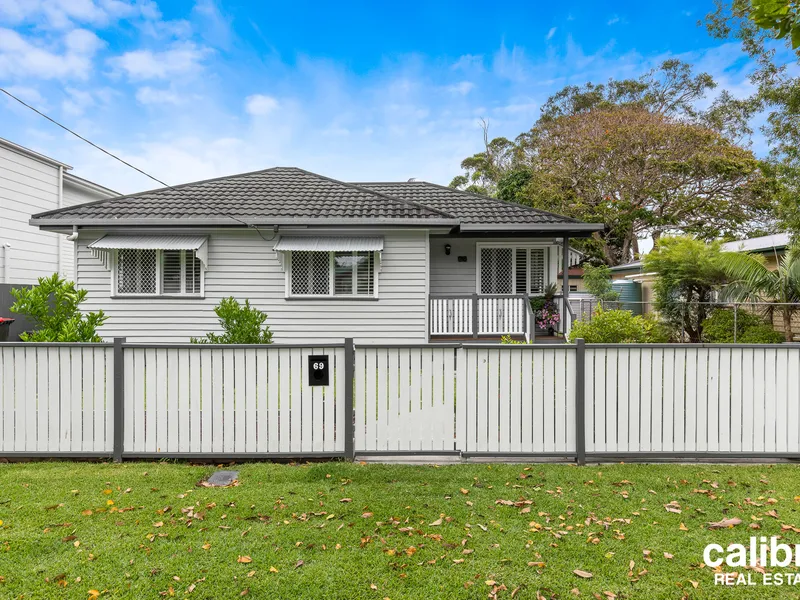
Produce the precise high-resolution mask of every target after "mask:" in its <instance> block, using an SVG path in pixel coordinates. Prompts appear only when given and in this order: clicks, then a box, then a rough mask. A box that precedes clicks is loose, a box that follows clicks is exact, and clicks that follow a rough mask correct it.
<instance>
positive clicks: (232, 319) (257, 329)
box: [192, 296, 272, 344]
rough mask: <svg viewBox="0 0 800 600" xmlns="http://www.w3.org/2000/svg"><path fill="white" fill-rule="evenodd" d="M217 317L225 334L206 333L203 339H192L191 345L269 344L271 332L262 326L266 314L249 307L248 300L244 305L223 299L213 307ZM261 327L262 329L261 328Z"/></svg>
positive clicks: (232, 298)
mask: <svg viewBox="0 0 800 600" xmlns="http://www.w3.org/2000/svg"><path fill="white" fill-rule="evenodd" d="M214 312H215V313H217V316H218V317H219V324H220V325H221V326H222V329H223V331H224V332H225V333H223V334H222V335H218V334H216V333H207V334H206V337H204V338H192V343H193V344H271V343H272V332H271V331H270V330H269V326H267V325H264V321H266V320H267V314H266V313H264V312H262V311H260V310H258V309H257V308H254V307H252V306H250V300H245V301H244V304H239V302H238V301H237V300H236V299H234V297H233V296H230V297H229V298H223V299H222V300H220V303H219V304H218V305H217V306H216V307H214ZM262 326H263V328H262Z"/></svg>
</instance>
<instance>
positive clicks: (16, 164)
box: [0, 144, 106, 284]
mask: <svg viewBox="0 0 800 600" xmlns="http://www.w3.org/2000/svg"><path fill="white" fill-rule="evenodd" d="M58 187H59V172H58V167H56V166H54V165H52V164H50V163H46V162H43V161H40V160H36V159H35V158H32V157H30V156H28V155H27V154H23V153H22V152H17V151H15V150H13V149H12V148H9V147H7V146H4V145H2V144H0V283H2V282H3V281H5V278H6V276H7V277H8V281H9V283H17V284H25V283H36V280H37V278H39V277H46V276H48V275H52V274H53V273H55V272H56V271H57V270H58V269H59V263H60V265H61V274H62V275H63V276H64V277H66V278H67V279H72V278H73V277H74V264H75V247H74V244H73V243H72V242H68V241H67V240H66V239H65V237H66V236H64V235H63V234H60V233H52V232H49V231H40V230H39V229H38V228H37V227H33V226H31V225H29V224H28V220H29V219H30V218H31V216H32V215H34V214H36V213H40V212H44V211H48V210H55V209H57V208H58ZM104 197H106V196H105V195H103V194H100V193H93V192H90V191H89V190H87V189H86V188H84V187H81V186H76V185H73V184H71V183H70V182H69V180H67V179H64V184H63V186H62V205H63V206H73V205H75V204H82V203H84V202H91V201H93V200H99V199H101V198H104ZM5 244H8V245H9V246H10V248H5V247H4V245H5ZM6 251H8V264H9V272H8V273H5V272H4V271H3V267H4V263H5V252H6ZM59 259H60V260H59Z"/></svg>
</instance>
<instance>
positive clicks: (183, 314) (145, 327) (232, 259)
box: [77, 229, 427, 344]
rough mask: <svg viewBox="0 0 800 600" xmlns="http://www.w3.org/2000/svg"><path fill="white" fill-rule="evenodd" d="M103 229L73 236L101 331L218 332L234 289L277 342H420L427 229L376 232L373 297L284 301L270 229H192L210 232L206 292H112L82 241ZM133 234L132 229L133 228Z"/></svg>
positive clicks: (160, 335) (178, 336)
mask: <svg viewBox="0 0 800 600" xmlns="http://www.w3.org/2000/svg"><path fill="white" fill-rule="evenodd" d="M103 233H105V232H103V231H96V230H95V231H81V237H80V238H79V241H78V276H77V280H78V281H77V282H78V285H79V287H81V288H84V289H86V290H88V292H89V294H88V296H87V300H86V302H85V303H84V304H83V305H82V308H83V309H84V310H86V311H97V310H100V309H102V310H103V311H104V312H105V314H106V315H108V317H109V319H108V321H107V322H106V323H105V324H104V325H103V327H102V328H101V330H100V333H101V335H102V336H103V337H105V338H113V337H117V336H119V337H127V339H128V340H129V341H141V342H148V341H152V342H188V341H189V338H190V337H192V336H194V337H200V336H203V335H205V334H206V333H208V332H210V331H213V332H219V331H220V328H219V323H218V319H217V316H216V315H215V314H214V306H216V305H217V304H218V303H219V301H220V300H221V299H222V298H225V297H228V296H234V297H235V298H237V299H238V300H240V301H244V300H246V299H249V300H250V302H251V303H252V304H253V305H254V306H256V307H258V308H259V309H261V310H263V311H265V312H266V313H267V314H268V315H269V317H268V319H267V323H268V324H269V325H270V328H271V329H272V332H273V341H274V342H276V343H300V344H320V343H323V342H341V341H342V340H343V339H344V338H345V337H353V338H355V340H356V342H357V343H358V342H359V341H361V342H364V341H372V342H374V341H376V340H387V339H390V340H392V342H393V343H406V342H408V343H412V342H424V341H426V339H427V338H426V331H425V313H426V296H425V290H426V267H425V256H426V235H425V231H424V230H422V231H416V230H394V231H382V232H380V234H381V235H382V236H383V238H384V250H383V258H382V266H381V272H380V274H379V275H378V278H379V297H378V299H377V300H375V299H368V300H360V299H335V298H325V299H291V300H287V299H286V297H285V294H286V280H285V277H286V274H285V273H284V271H283V270H282V268H281V263H280V260H279V253H276V252H275V251H274V250H273V246H274V244H275V242H274V241H272V240H270V236H269V235H267V234H262V235H264V237H266V238H267V240H270V241H265V240H264V239H262V238H261V237H260V236H259V235H258V232H256V231H252V230H222V229H220V230H213V231H203V232H195V234H197V235H201V234H202V235H204V236H207V237H208V242H207V246H208V265H207V269H206V273H205V297H204V298H198V299H190V298H115V299H112V298H111V297H110V290H111V273H110V272H109V271H108V270H107V269H106V268H105V267H104V266H103V264H102V262H101V261H100V260H99V259H98V258H96V257H95V256H93V254H92V251H91V250H90V249H89V248H88V247H87V244H88V243H89V242H92V241H94V240H96V239H98V238H100V237H101V236H102V235H103ZM131 233H136V232H131Z"/></svg>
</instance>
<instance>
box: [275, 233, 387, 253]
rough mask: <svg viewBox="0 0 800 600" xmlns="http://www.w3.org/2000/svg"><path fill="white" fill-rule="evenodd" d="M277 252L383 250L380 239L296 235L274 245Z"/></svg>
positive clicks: (286, 237)
mask: <svg viewBox="0 0 800 600" xmlns="http://www.w3.org/2000/svg"><path fill="white" fill-rule="evenodd" d="M275 250H276V251H278V252H290V251H292V250H307V251H311V252H313V251H317V250H319V251H323V252H352V251H362V250H366V251H373V252H379V251H381V250H383V238H382V237H345V236H340V237H339V236H314V235H297V236H294V235H292V236H288V235H287V236H283V237H281V238H280V240H278V243H277V244H275Z"/></svg>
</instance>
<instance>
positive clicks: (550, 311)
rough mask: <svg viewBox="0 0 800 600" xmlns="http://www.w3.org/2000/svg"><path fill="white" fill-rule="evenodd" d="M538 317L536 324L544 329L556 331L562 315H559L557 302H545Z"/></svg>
mask: <svg viewBox="0 0 800 600" xmlns="http://www.w3.org/2000/svg"><path fill="white" fill-rule="evenodd" d="M538 316H539V318H538V319H537V320H536V324H537V325H538V326H539V327H540V328H542V329H555V328H556V327H558V323H559V322H560V321H561V315H559V314H558V307H557V306H556V303H555V302H545V303H544V305H543V306H542V307H541V308H540V309H539V314H538Z"/></svg>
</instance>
